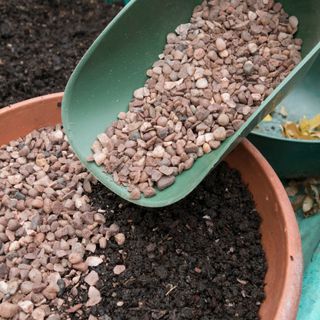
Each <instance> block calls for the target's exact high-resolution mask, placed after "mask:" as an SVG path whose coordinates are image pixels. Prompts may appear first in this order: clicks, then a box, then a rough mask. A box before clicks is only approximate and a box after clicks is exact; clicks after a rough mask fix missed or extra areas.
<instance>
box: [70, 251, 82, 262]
mask: <svg viewBox="0 0 320 320" xmlns="http://www.w3.org/2000/svg"><path fill="white" fill-rule="evenodd" d="M69 261H70V263H71V264H77V263H80V262H82V255H81V254H80V253H78V252H72V253H71V254H70V255H69Z"/></svg>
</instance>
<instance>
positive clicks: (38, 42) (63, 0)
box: [0, 0, 121, 107]
mask: <svg viewBox="0 0 320 320" xmlns="http://www.w3.org/2000/svg"><path fill="white" fill-rule="evenodd" d="M120 9H121V6H120V5H112V6H111V5H108V4H106V3H104V2H103V1H102V0H76V1H69V0H10V1H4V0H0V43H1V54H0V92H1V95H0V107H3V106H6V105H9V104H12V103H15V102H18V101H21V100H25V99H28V98H32V97H36V96H39V95H43V94H47V93H53V92H58V91H63V90H64V87H65V85H66V83H67V80H68V78H69V77H70V75H71V72H72V70H73V69H74V67H75V66H76V64H77V62H78V61H79V59H80V58H81V57H82V56H83V54H84V53H85V51H86V49H87V48H88V47H89V46H90V45H91V43H92V42H93V41H94V39H95V38H96V37H97V36H98V35H99V33H100V32H101V31H102V30H103V29H104V28H105V27H106V25H107V24H108V23H109V22H110V21H111V19H112V18H113V17H114V16H115V15H116V14H117V13H118V11H119V10H120Z"/></svg>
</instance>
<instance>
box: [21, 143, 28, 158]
mask: <svg viewBox="0 0 320 320" xmlns="http://www.w3.org/2000/svg"><path fill="white" fill-rule="evenodd" d="M29 153H30V149H29V147H28V146H23V147H22V148H21V149H20V150H19V156H20V157H26V156H27V155H28V154H29Z"/></svg>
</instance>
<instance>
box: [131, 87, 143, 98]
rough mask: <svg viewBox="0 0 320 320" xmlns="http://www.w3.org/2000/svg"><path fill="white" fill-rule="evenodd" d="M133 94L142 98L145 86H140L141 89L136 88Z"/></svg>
mask: <svg viewBox="0 0 320 320" xmlns="http://www.w3.org/2000/svg"><path fill="white" fill-rule="evenodd" d="M133 96H134V97H135V98H136V99H140V100H142V99H143V98H144V88H139V89H137V90H135V91H134V93H133Z"/></svg>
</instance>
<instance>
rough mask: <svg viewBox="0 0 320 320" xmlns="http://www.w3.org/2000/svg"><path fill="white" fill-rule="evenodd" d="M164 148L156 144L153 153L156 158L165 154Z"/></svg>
mask: <svg viewBox="0 0 320 320" xmlns="http://www.w3.org/2000/svg"><path fill="white" fill-rule="evenodd" d="M164 152H165V150H164V148H163V147H162V146H160V145H158V146H156V147H155V148H154V150H153V152H152V155H153V156H154V157H156V158H162V157H163V155H164Z"/></svg>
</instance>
